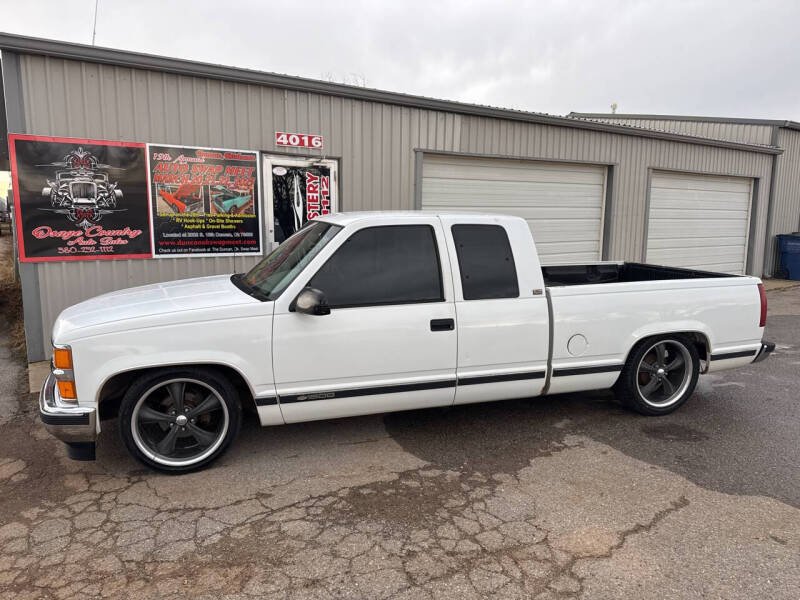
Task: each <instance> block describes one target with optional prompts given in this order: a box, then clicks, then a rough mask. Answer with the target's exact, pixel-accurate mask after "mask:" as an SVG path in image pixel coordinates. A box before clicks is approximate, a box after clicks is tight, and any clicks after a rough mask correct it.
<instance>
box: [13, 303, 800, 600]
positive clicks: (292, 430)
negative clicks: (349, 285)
mask: <svg viewBox="0 0 800 600" xmlns="http://www.w3.org/2000/svg"><path fill="white" fill-rule="evenodd" d="M770 303H771V310H770V318H769V322H768V327H767V338H768V339H771V340H774V341H776V342H777V343H778V348H777V351H776V352H775V353H774V354H773V355H772V357H770V358H769V359H768V360H767V361H766V362H764V363H761V364H758V365H753V366H751V367H748V368H744V369H740V370H737V371H732V372H730V373H725V374H720V375H710V376H704V377H702V378H701V380H700V385H699V387H698V390H697V392H696V394H695V396H694V397H693V398H692V399H691V400H690V401H689V403H687V404H686V405H685V406H684V407H683V408H681V409H680V410H679V411H678V412H677V413H676V414H674V415H671V416H667V417H661V418H646V417H640V416H636V415H633V414H631V413H629V412H626V411H624V410H623V409H622V408H620V407H619V405H617V404H616V403H614V402H613V400H612V397H611V396H610V395H609V394H605V393H602V394H601V393H597V394H580V395H569V396H558V397H548V398H544V399H538V400H537V399H534V400H525V401H510V402H499V403H493V404H482V405H472V406H465V407H459V408H454V409H452V410H438V409H435V410H428V411H414V412H407V413H396V414H388V415H378V416H370V417H363V418H353V419H343V420H338V421H326V422H316V423H306V424H300V425H291V426H285V427H280V428H269V429H261V428H259V427H258V426H257V423H255V422H254V420H252V419H250V420H249V421H247V422H246V423H245V426H244V427H243V430H242V434H241V437H240V439H239V440H238V443H236V444H235V445H234V447H233V448H232V450H231V451H230V452H229V453H228V454H227V455H225V456H224V457H223V458H222V459H221V460H220V461H218V462H217V463H216V464H215V466H214V467H213V468H211V469H208V470H206V471H203V472H200V473H195V474H191V475H186V476H177V477H170V476H165V475H161V474H156V473H153V472H151V471H148V470H146V469H144V468H142V467H141V466H140V465H139V464H137V463H135V462H134V461H133V460H132V459H131V458H130V457H129V456H128V455H127V454H126V453H125V452H124V450H123V449H122V447H121V444H120V443H119V441H118V438H117V432H116V431H115V429H114V427H113V424H112V423H111V422H104V430H103V432H102V434H101V437H100V439H99V442H98V460H97V461H96V462H94V463H78V462H72V461H69V460H67V459H66V458H65V450H64V447H63V446H62V444H61V443H59V442H57V441H55V440H53V439H51V438H50V437H49V436H48V435H47V433H46V432H45V431H44V429H43V428H42V426H41V425H40V424H39V423H38V420H37V418H36V404H35V400H36V399H35V396H33V395H29V394H27V393H26V391H23V390H24V389H25V387H26V385H25V384H26V379H25V373H24V365H23V364H22V363H21V362H20V361H19V360H18V359H17V358H15V355H13V354H12V353H11V352H10V351H9V350H8V349H7V348H5V347H2V348H0V362H1V363H2V368H1V369H0V378H2V380H1V381H0V422H2V430H1V431H2V435H1V436H0V597H2V598H87V597H101V596H102V597H119V598H159V599H162V598H339V597H344V598H370V599H371V598H397V599H401V598H402V599H416V598H437V599H438V598H457V599H458V600H465V599H468V598H478V597H493V598H568V597H569V598H572V597H576V598H591V599H600V598H637V599H640V598H748V599H749V598H757V597H758V598H771V599H774V598H793V599H796V598H797V597H798V593H799V592H798V590H800V444H798V439H799V437H800V406H798V393H797V388H798V384H799V383H800V375H798V373H799V372H800V370H799V369H798V366H800V344H799V343H798V340H800V319H799V318H798V316H800V288H794V289H789V290H783V291H774V292H771V293H770ZM3 329H5V328H3ZM15 390H16V391H15Z"/></svg>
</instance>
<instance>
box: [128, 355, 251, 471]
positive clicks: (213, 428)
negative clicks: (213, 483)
mask: <svg viewBox="0 0 800 600" xmlns="http://www.w3.org/2000/svg"><path fill="white" fill-rule="evenodd" d="M241 413H242V410H241V405H240V403H239V397H238V394H237V392H236V389H235V388H234V387H233V386H232V385H231V383H230V382H229V381H228V380H227V379H226V378H225V377H224V376H223V375H221V374H220V373H218V372H217V371H214V370H205V369H203V370H201V369H196V368H189V367H185V368H175V369H164V370H159V371H154V372H151V373H146V374H145V375H142V376H141V377H140V378H139V379H137V380H136V381H134V383H133V385H132V386H131V387H130V388H129V389H128V391H127V393H126V394H125V397H124V398H123V399H122V404H121V406H120V428H119V430H120V435H121V436H122V441H123V442H124V443H125V446H126V447H127V448H128V451H129V452H130V453H131V454H132V455H133V456H134V457H135V458H136V459H138V460H139V461H141V462H143V463H144V464H146V465H147V466H149V467H152V468H155V469H158V470H160V471H167V472H171V473H185V472H188V471H194V470H196V469H200V468H202V467H204V466H206V465H208V464H210V463H211V462H212V461H214V460H216V459H217V458H219V456H220V455H221V454H222V453H223V452H225V450H227V448H228V446H230V444H231V442H232V441H233V439H234V438H235V437H236V435H237V434H238V433H239V427H240V424H241Z"/></svg>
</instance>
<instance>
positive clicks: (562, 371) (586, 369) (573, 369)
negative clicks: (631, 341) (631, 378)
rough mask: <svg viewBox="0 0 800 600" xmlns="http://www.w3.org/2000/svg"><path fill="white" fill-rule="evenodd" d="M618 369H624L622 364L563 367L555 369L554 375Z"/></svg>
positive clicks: (562, 375) (588, 373)
mask: <svg viewBox="0 0 800 600" xmlns="http://www.w3.org/2000/svg"><path fill="white" fill-rule="evenodd" d="M616 371H622V365H601V366H599V367H569V368H563V369H553V377H568V376H570V375H592V374H594V373H614V372H616Z"/></svg>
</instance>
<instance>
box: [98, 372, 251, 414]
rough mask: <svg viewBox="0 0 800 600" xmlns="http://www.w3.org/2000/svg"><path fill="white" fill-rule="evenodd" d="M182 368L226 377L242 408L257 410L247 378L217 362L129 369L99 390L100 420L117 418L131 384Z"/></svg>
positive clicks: (106, 382) (107, 379)
mask: <svg viewBox="0 0 800 600" xmlns="http://www.w3.org/2000/svg"><path fill="white" fill-rule="evenodd" d="M182 367H184V368H185V367H193V368H205V369H213V370H215V371H217V372H218V373H220V374H222V375H224V376H225V377H227V378H228V380H229V381H230V382H231V384H232V385H233V386H234V387H235V388H236V391H237V392H239V398H240V399H241V402H242V408H243V409H246V410H250V409H252V410H253V411H255V410H256V402H255V394H254V392H253V389H252V388H251V387H250V384H249V383H248V381H247V379H246V378H245V376H244V375H242V373H241V372H240V371H239V370H238V369H236V368H235V367H232V366H230V365H226V364H222V363H215V362H207V363H202V362H201V363H175V364H166V365H157V366H149V367H140V368H133V369H127V370H125V371H120V372H118V373H115V374H113V375H110V376H109V377H107V378H106V379H105V381H103V383H102V384H101V385H100V387H99V388H98V392H97V398H96V402H97V407H98V412H99V417H100V420H105V419H111V418H114V417H116V416H117V414H118V412H119V404H120V401H121V400H122V397H123V396H124V395H125V392H126V391H127V389H128V388H129V387H130V385H131V383H133V382H134V381H135V380H136V379H138V378H139V377H141V376H142V375H144V374H145V373H153V372H158V371H167V370H171V369H180V368H182Z"/></svg>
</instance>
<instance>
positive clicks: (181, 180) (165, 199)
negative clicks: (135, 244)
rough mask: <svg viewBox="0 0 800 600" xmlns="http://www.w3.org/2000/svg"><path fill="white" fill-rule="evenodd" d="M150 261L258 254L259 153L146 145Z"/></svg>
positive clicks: (259, 217) (259, 237) (260, 236)
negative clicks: (151, 234)
mask: <svg viewBox="0 0 800 600" xmlns="http://www.w3.org/2000/svg"><path fill="white" fill-rule="evenodd" d="M147 165H148V166H147V168H148V172H149V174H150V206H151V210H152V219H153V255H154V256H155V257H157V258H158V257H185V256H231V255H234V254H261V251H262V241H261V238H262V235H261V231H262V228H261V203H260V201H259V190H260V177H259V167H258V153H257V152H254V151H247V150H224V149H218V148H196V147H187V146H167V145H162V144H148V145H147Z"/></svg>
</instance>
